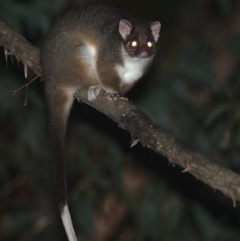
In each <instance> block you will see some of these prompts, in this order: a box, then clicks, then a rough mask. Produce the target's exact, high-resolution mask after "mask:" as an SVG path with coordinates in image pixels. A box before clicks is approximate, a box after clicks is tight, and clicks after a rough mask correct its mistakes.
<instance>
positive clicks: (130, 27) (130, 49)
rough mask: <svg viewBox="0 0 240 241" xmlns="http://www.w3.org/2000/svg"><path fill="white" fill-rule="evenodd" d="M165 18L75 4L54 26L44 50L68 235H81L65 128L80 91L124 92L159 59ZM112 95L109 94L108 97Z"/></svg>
mask: <svg viewBox="0 0 240 241" xmlns="http://www.w3.org/2000/svg"><path fill="white" fill-rule="evenodd" d="M160 29H161V24H160V22H158V21H155V22H149V23H146V22H143V21H140V20H138V19H136V18H134V17H132V16H131V15H129V14H127V13H125V12H124V11H122V10H120V9H117V8H114V7H110V6H106V5H88V6H84V7H81V8H77V9H73V10H70V11H69V12H67V13H65V14H64V15H63V16H62V17H60V18H59V19H58V20H57V21H56V22H55V23H54V25H53V26H52V28H51V29H50V31H49V32H48V34H47V36H46V39H45V41H44V43H43V47H42V51H41V66H42V78H43V81H44V85H45V96H46V100H47V107H48V115H49V132H50V145H51V158H52V162H53V171H54V174H53V176H54V181H55V188H56V196H57V202H58V206H59V210H60V213H61V218H62V221H63V225H64V228H65V230H66V233H67V236H68V240H69V241H76V240H77V238H76V235H75V232H74V228H73V225H72V221H71V217H70V214H69V210H68V202H67V185H66V171H65V132H66V127H67V120H68V116H69V112H70V109H71V106H72V104H73V101H74V94H75V92H76V91H77V90H78V89H81V88H86V89H87V90H88V91H87V96H88V100H89V101H97V96H98V94H99V93H100V91H106V92H107V93H108V95H109V96H110V97H112V96H122V95H123V94H125V93H126V92H127V91H128V90H130V89H131V88H132V86H133V85H134V84H135V83H136V81H137V80H139V79H140V78H141V77H142V75H143V74H144V73H145V72H146V70H147V68H148V67H149V65H150V64H151V63H152V61H153V57H154V55H155V53H156V44H157V42H158V39H159V32H160ZM106 101H108V100H106Z"/></svg>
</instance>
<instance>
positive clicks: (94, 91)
mask: <svg viewBox="0 0 240 241" xmlns="http://www.w3.org/2000/svg"><path fill="white" fill-rule="evenodd" d="M101 89H102V87H101V85H92V86H90V87H89V89H88V93H87V95H88V100H89V101H94V100H95V99H96V98H97V96H98V95H99V93H100V91H101Z"/></svg>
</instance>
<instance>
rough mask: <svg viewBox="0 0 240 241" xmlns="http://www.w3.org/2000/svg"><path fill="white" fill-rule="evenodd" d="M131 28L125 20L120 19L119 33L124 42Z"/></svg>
mask: <svg viewBox="0 0 240 241" xmlns="http://www.w3.org/2000/svg"><path fill="white" fill-rule="evenodd" d="M132 28H133V27H132V24H131V23H130V22H129V21H127V20H126V19H122V20H121V21H120V22H119V33H120V34H121V36H122V38H123V39H124V40H126V38H127V37H128V36H129V35H130V34H131V31H132Z"/></svg>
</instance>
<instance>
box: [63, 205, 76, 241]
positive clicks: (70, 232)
mask: <svg viewBox="0 0 240 241" xmlns="http://www.w3.org/2000/svg"><path fill="white" fill-rule="evenodd" d="M61 218H62V222H63V226H64V228H65V231H66V233H67V237H68V240H69V241H77V237H76V234H75V231H74V228H73V224H72V219H71V216H70V213H69V210H68V206H67V205H65V206H64V207H63V210H62V212H61Z"/></svg>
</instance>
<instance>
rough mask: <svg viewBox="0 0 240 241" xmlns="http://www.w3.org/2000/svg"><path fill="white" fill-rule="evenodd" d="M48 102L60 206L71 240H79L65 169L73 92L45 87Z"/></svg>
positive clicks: (55, 179)
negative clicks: (73, 221) (68, 199)
mask: <svg viewBox="0 0 240 241" xmlns="http://www.w3.org/2000/svg"><path fill="white" fill-rule="evenodd" d="M45 94H46V99H47V104H48V112H49V113H48V115H49V131H50V144H51V153H52V162H53V177H54V182H55V188H56V196H57V202H58V207H59V210H60V214H61V218H62V222H63V225H64V228H65V231H66V233H67V236H68V240H69V241H77V238H76V234H75V231H74V228H73V225H72V220H71V216H70V213H69V210H68V202H67V184H66V169H65V133H66V127H67V121H68V116H69V112H70V109H71V107H72V103H73V93H72V91H67V90H57V89H54V90H53V89H51V88H49V86H47V87H45Z"/></svg>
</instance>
